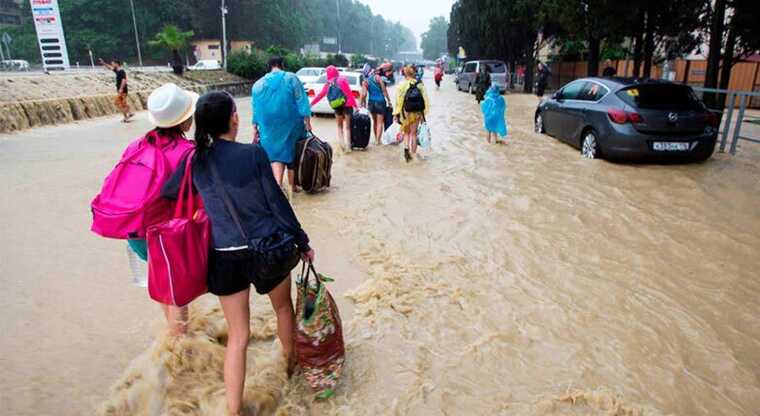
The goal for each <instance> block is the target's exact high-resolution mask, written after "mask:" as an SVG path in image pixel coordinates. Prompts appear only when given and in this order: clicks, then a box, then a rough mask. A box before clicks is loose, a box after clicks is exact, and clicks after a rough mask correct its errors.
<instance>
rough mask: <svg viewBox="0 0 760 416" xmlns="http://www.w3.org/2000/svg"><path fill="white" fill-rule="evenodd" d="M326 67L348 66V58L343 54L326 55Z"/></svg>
mask: <svg viewBox="0 0 760 416" xmlns="http://www.w3.org/2000/svg"><path fill="white" fill-rule="evenodd" d="M327 65H335V66H348V58H346V55H343V54H335V55H327Z"/></svg>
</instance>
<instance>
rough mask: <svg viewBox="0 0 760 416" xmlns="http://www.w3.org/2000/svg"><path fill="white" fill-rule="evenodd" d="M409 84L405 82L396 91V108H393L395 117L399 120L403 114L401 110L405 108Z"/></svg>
mask: <svg viewBox="0 0 760 416" xmlns="http://www.w3.org/2000/svg"><path fill="white" fill-rule="evenodd" d="M407 88H408V84H407V83H405V82H403V81H402V83H401V85H399V86H398V88H397V89H396V107H394V108H393V117H395V118H396V119H398V117H399V115H400V114H401V109H402V108H404V95H406V89H407Z"/></svg>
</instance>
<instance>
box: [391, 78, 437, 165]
mask: <svg viewBox="0 0 760 416" xmlns="http://www.w3.org/2000/svg"><path fill="white" fill-rule="evenodd" d="M416 76H417V70H416V69H415V68H414V66H412V65H408V66H406V67H405V68H404V77H405V79H404V81H402V82H401V83H400V84H399V86H398V89H397V91H396V106H395V108H394V110H393V118H394V120H395V121H396V122H397V123H399V124H401V132H402V133H404V159H406V161H407V162H410V161H411V160H418V157H417V129H418V128H419V126H420V123H421V122H423V121H425V116H426V115H427V114H428V112H429V111H430V100H428V97H427V92H426V91H425V84H424V83H423V82H422V81H417V77H416Z"/></svg>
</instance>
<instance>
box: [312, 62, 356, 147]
mask: <svg viewBox="0 0 760 416" xmlns="http://www.w3.org/2000/svg"><path fill="white" fill-rule="evenodd" d="M326 74H327V83H326V84H325V85H324V86H323V87H322V91H320V92H319V94H317V96H316V97H314V99H313V100H311V106H312V107H313V106H315V105H316V104H317V103H318V102H319V101H321V100H322V98H324V97H325V96H326V95H327V94H328V92H329V91H330V87H337V88H339V89H340V91H341V92H342V93H343V96H344V97H343V100H342V101H343V103H342V104H341V105H339V106H337V107H335V106H333V103H332V102H331V103H330V106H331V107H332V108H333V109H334V110H335V122H336V123H337V124H338V144H339V145H340V147H341V149H343V151H344V152H345V153H349V152H351V115H352V114H353V113H354V109H355V108H357V103H356V98H355V97H354V94H353V92H351V87H350V86H349V84H348V80H347V79H346V78H345V77H343V76H341V75H340V72H338V68H336V67H334V66H333V65H330V66H328V67H327V69H326ZM328 99H330V100H334V97H328Z"/></svg>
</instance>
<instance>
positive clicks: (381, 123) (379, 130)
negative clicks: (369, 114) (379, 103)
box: [375, 114, 385, 144]
mask: <svg viewBox="0 0 760 416" xmlns="http://www.w3.org/2000/svg"><path fill="white" fill-rule="evenodd" d="M383 130H385V116H384V115H382V114H375V144H380V138H382V137H383Z"/></svg>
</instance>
